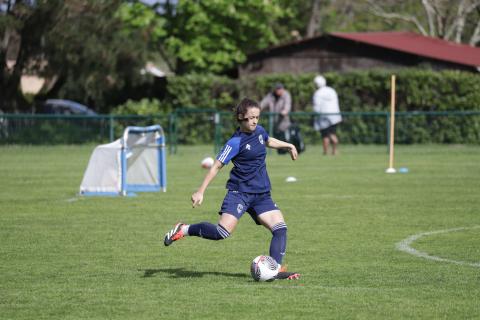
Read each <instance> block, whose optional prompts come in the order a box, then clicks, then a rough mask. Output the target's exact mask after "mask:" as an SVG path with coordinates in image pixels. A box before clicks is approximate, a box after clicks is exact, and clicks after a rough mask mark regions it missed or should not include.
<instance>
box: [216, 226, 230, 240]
mask: <svg viewBox="0 0 480 320" xmlns="http://www.w3.org/2000/svg"><path fill="white" fill-rule="evenodd" d="M229 236H230V232H228V230H227V229H225V228H224V227H223V226H222V225H221V224H217V236H216V238H215V239H214V240H223V239H227V238H228V237H229Z"/></svg>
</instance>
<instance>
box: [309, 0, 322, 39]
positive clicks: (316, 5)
mask: <svg viewBox="0 0 480 320" xmlns="http://www.w3.org/2000/svg"><path fill="white" fill-rule="evenodd" d="M319 27H320V0H313V4H312V14H311V15H310V20H309V21H308V26H307V35H306V36H307V38H311V37H313V36H314V35H315V33H317V31H318V28H319Z"/></svg>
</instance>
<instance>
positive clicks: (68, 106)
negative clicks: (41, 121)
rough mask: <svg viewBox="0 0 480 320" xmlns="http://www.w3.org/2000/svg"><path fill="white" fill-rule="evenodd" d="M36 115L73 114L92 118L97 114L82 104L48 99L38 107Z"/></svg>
mask: <svg viewBox="0 0 480 320" xmlns="http://www.w3.org/2000/svg"><path fill="white" fill-rule="evenodd" d="M38 113H49V114H74V115H88V116H94V115H96V114H97V113H96V112H95V111H93V110H92V109H90V108H89V107H87V106H84V105H83V104H80V103H78V102H75V101H71V100H64V99H48V100H46V101H45V102H44V103H42V104H41V105H40V107H39V108H38Z"/></svg>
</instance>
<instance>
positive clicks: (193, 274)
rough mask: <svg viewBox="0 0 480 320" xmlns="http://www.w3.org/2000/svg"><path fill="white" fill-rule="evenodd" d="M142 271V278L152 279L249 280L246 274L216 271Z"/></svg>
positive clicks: (169, 269) (175, 269) (181, 269)
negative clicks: (218, 277)
mask: <svg viewBox="0 0 480 320" xmlns="http://www.w3.org/2000/svg"><path fill="white" fill-rule="evenodd" d="M138 271H143V276H142V278H151V277H154V276H155V275H156V274H157V273H165V274H169V275H170V276H171V277H172V278H202V277H203V276H210V275H211V276H222V277H231V278H249V277H250V275H248V274H246V273H228V272H216V271H190V270H185V269H184V268H166V269H141V270H138Z"/></svg>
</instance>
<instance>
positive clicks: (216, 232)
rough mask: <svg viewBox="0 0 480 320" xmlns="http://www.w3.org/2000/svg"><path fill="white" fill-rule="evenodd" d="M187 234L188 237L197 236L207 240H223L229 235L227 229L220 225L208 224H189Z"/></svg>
mask: <svg viewBox="0 0 480 320" xmlns="http://www.w3.org/2000/svg"><path fill="white" fill-rule="evenodd" d="M188 234H189V235H190V236H197V237H201V238H205V239H209V240H223V239H226V238H228V236H229V235H230V233H229V232H228V231H227V229H225V228H224V227H222V226H221V225H219V224H217V225H215V224H212V223H210V222H200V223H196V224H191V225H190V226H189V227H188Z"/></svg>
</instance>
